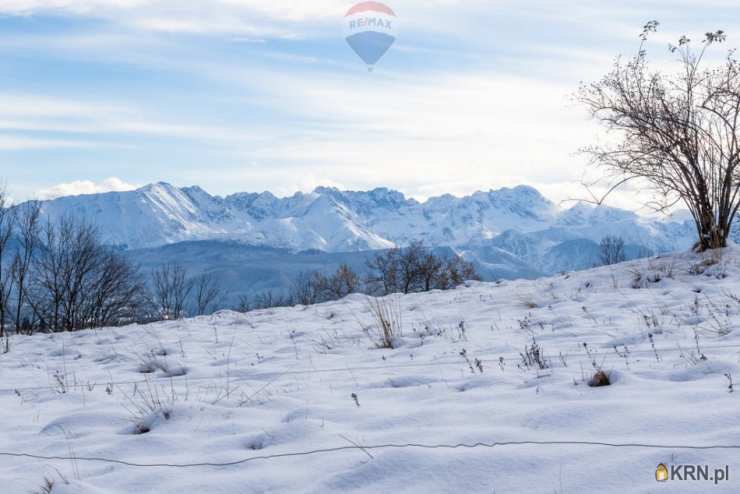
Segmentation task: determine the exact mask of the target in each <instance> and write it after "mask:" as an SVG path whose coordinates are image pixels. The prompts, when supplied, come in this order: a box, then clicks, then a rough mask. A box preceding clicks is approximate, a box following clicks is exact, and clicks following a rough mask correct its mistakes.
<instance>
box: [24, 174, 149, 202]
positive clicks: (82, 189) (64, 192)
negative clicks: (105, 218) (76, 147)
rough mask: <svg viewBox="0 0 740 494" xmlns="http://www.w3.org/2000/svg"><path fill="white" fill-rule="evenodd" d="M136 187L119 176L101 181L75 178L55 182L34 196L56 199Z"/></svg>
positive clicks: (122, 190)
mask: <svg viewBox="0 0 740 494" xmlns="http://www.w3.org/2000/svg"><path fill="white" fill-rule="evenodd" d="M134 189H136V186H135V185H132V184H129V183H127V182H124V181H123V180H121V179H120V178H116V177H110V178H106V179H105V180H103V181H102V182H93V181H92V180H77V181H74V182H68V183H63V184H57V185H54V186H52V187H49V188H47V189H42V190H39V191H38V192H37V193H36V197H37V198H38V199H41V200H49V199H56V198H58V197H65V196H78V195H83V194H101V193H104V192H124V191H127V190H134Z"/></svg>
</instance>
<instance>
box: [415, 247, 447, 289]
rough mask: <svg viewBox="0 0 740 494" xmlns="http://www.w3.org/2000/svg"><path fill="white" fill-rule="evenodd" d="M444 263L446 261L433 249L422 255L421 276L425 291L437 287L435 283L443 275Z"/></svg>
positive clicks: (420, 261) (420, 260)
mask: <svg viewBox="0 0 740 494" xmlns="http://www.w3.org/2000/svg"><path fill="white" fill-rule="evenodd" d="M443 265H444V261H443V260H442V259H441V258H440V257H438V256H435V255H434V253H432V252H431V251H426V252H424V253H423V254H422V255H421V256H420V259H419V265H418V268H419V278H420V280H421V283H422V285H423V290H424V291H425V292H428V291H429V290H431V289H432V288H435V283H436V281H437V280H438V279H439V277H440V275H441V271H442V267H443Z"/></svg>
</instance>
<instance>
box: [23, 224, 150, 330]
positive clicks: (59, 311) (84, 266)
mask: <svg viewBox="0 0 740 494" xmlns="http://www.w3.org/2000/svg"><path fill="white" fill-rule="evenodd" d="M29 275H30V279H29V280H30V281H29V285H28V286H29V287H28V290H27V296H26V299H27V303H28V305H29V306H30V307H31V310H32V312H33V315H34V316H35V319H36V327H37V328H39V329H48V330H52V331H57V330H66V331H74V330H78V329H84V328H94V327H101V326H113V325H118V324H122V323H128V322H131V321H134V320H136V319H137V318H138V315H139V313H140V310H141V308H142V307H143V302H144V299H145V297H144V295H143V293H144V286H143V283H142V282H141V278H140V276H139V274H138V271H137V269H136V268H135V267H134V266H132V265H131V263H130V262H129V261H127V260H126V259H125V258H124V257H123V256H122V255H121V254H119V253H117V252H115V251H113V250H111V249H109V248H108V247H105V246H104V245H102V243H101V242H100V235H99V233H98V231H97V229H96V228H95V227H93V226H91V225H89V224H87V223H84V222H80V221H76V220H74V219H73V218H71V217H63V218H61V219H60V220H59V221H58V222H56V223H52V222H48V223H47V224H46V225H45V226H44V229H43V234H42V235H41V237H40V240H39V244H38V247H37V253H36V254H35V255H34V259H33V262H32V263H31V269H30V271H29Z"/></svg>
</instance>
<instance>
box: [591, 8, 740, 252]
mask: <svg viewBox="0 0 740 494" xmlns="http://www.w3.org/2000/svg"><path fill="white" fill-rule="evenodd" d="M657 27H658V22H656V21H651V22H649V23H648V24H646V25H645V27H644V29H643V32H642V35H641V39H642V43H641V45H640V47H639V50H638V52H637V54H636V55H635V56H634V57H633V58H631V59H630V60H628V61H626V62H625V61H622V60H617V62H616V63H615V64H614V67H613V69H612V70H611V71H610V72H609V73H608V74H607V75H606V76H605V77H603V78H602V79H601V80H600V81H598V82H595V83H592V84H584V85H582V87H581V89H580V91H579V93H578V96H577V97H578V99H579V101H581V102H582V103H583V104H584V105H585V106H586V107H587V108H588V110H589V111H590V112H591V114H592V116H593V117H594V118H595V119H596V120H598V121H599V122H601V123H602V124H603V125H604V126H605V127H606V128H607V129H608V130H610V131H613V132H616V133H619V136H620V140H619V143H618V144H617V145H614V146H607V147H591V148H589V149H587V150H586V151H587V152H588V153H589V154H590V155H591V156H592V158H593V160H594V162H595V163H597V164H599V165H601V166H604V167H606V168H607V169H609V170H611V171H612V172H614V174H615V175H616V176H617V177H619V181H618V182H617V183H616V185H614V186H612V187H611V188H610V191H609V192H611V191H613V190H614V189H615V188H617V187H618V186H619V185H621V184H623V183H625V182H627V181H629V180H632V179H635V178H639V179H642V180H644V181H646V182H647V183H648V184H649V185H650V186H652V188H653V189H654V191H655V192H656V193H657V194H658V196H659V197H661V198H663V199H660V200H658V201H657V202H656V203H654V206H655V207H656V209H662V210H665V209H666V208H668V207H670V206H671V205H672V204H676V203H678V202H683V203H684V204H685V205H686V206H687V207H688V209H689V210H690V211H691V214H692V216H693V218H694V222H695V224H696V229H697V233H698V237H699V240H698V242H697V243H696V245H695V248H696V250H698V251H705V250H708V249H714V248H721V247H725V246H726V245H727V238H728V237H729V235H730V232H731V227H732V223H733V220H734V219H735V215H736V213H737V210H738V207H740V196H739V195H738V192H739V190H738V186H737V184H738V178H739V175H740V174H739V173H738V166H740V143H738V140H737V139H735V138H733V136H737V135H738V133H739V132H740V128H739V127H738V125H740V124H739V123H738V122H740V89H739V87H740V85H739V84H738V81H739V80H740V63H738V61H737V60H736V58H735V56H734V52H730V53H729V54H728V56H727V57H726V58H725V59H724V61H723V62H722V63H720V64H718V65H717V66H715V67H711V68H704V66H703V62H704V58H705V53H706V51H707V49H708V48H709V47H710V46H712V45H715V44H718V43H722V42H724V41H725V39H726V35H725V33H724V32H722V31H716V32H713V33H712V32H710V33H707V34H706V35H705V37H704V39H703V41H702V44H701V47H700V48H699V49H698V50H695V49H694V48H693V47H692V43H691V40H690V39H689V38H688V37H686V36H682V37H681V38H680V39H679V41H678V44H677V45H676V46H671V48H670V50H671V52H672V53H674V54H676V55H677V56H678V61H679V63H680V70H678V71H677V72H676V74H674V75H668V74H665V73H663V72H660V71H654V70H652V69H651V68H650V67H649V65H648V60H647V51H646V49H645V43H646V42H647V39H648V38H649V36H650V34H651V33H653V32H655V31H656V30H657ZM607 195H608V193H607ZM603 200H604V198H603V197H602V198H600V199H598V198H597V201H598V202H601V201H603Z"/></svg>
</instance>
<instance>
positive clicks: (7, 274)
mask: <svg viewBox="0 0 740 494" xmlns="http://www.w3.org/2000/svg"><path fill="white" fill-rule="evenodd" d="M14 225H15V210H13V209H11V208H10V204H9V201H8V198H7V195H6V193H5V190H4V189H2V188H0V338H1V337H3V336H5V325H6V323H7V317H8V315H9V311H10V306H9V304H10V294H11V292H12V290H13V276H12V273H11V269H10V259H9V258H10V252H9V251H8V243H9V242H10V238H11V236H12V235H13V227H14Z"/></svg>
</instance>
